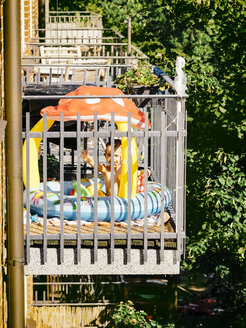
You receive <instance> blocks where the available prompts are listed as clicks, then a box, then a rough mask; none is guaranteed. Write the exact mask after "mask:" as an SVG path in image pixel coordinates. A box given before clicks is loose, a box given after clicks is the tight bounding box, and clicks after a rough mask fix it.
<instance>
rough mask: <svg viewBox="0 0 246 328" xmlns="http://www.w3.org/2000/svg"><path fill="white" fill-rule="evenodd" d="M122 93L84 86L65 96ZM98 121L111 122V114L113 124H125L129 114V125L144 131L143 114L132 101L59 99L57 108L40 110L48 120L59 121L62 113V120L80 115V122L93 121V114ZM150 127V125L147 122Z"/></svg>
mask: <svg viewBox="0 0 246 328" xmlns="http://www.w3.org/2000/svg"><path fill="white" fill-rule="evenodd" d="M122 95H124V93H123V92H122V91H121V90H119V89H118V88H105V87H94V86H85V85H82V86H81V87H79V88H77V89H76V90H74V91H72V92H70V93H68V94H67V96H122ZM95 112H97V118H98V119H99V120H100V119H101V120H106V121H110V120H111V114H112V113H114V114H115V122H127V121H128V113H129V112H130V113H131V125H132V126H133V127H136V128H139V129H144V128H145V117H144V114H143V113H142V112H141V111H140V110H139V109H138V108H137V107H136V105H135V104H134V102H133V101H131V100H130V99H127V98H99V97H98V98H82V99H79V98H77V99H76V98H74V99H61V100H60V101H59V103H58V105H57V106H48V107H45V108H44V109H42V110H41V115H44V113H46V114H47V118H48V119H50V120H60V114H61V113H64V120H65V121H70V120H77V113H80V119H81V121H93V119H94V113H95ZM148 125H149V127H150V123H149V122H148Z"/></svg>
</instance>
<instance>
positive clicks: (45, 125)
mask: <svg viewBox="0 0 246 328" xmlns="http://www.w3.org/2000/svg"><path fill="white" fill-rule="evenodd" d="M43 118H44V121H43V122H44V138H43V202H44V208H43V220H44V224H43V261H44V264H45V263H46V262H47V114H44V117H43Z"/></svg>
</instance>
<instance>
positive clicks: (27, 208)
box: [26, 112, 30, 264]
mask: <svg viewBox="0 0 246 328" xmlns="http://www.w3.org/2000/svg"><path fill="white" fill-rule="evenodd" d="M29 262H30V113H29V112H27V113H26V263H27V264H28V263H29Z"/></svg>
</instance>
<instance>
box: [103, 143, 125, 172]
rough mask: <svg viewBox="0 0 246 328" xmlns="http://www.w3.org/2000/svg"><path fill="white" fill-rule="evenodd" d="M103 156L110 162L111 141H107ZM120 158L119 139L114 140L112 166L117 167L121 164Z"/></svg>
mask: <svg viewBox="0 0 246 328" xmlns="http://www.w3.org/2000/svg"><path fill="white" fill-rule="evenodd" d="M105 157H106V161H107V163H108V164H110V163H111V143H110V142H107V144H106V151H105ZM121 160H122V149H121V141H120V139H116V140H115V141H114V166H115V167H117V166H119V165H120V164H121Z"/></svg>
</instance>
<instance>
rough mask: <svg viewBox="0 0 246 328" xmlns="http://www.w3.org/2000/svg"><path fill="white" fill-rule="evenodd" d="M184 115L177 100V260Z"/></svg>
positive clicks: (181, 194) (181, 204)
mask: <svg viewBox="0 0 246 328" xmlns="http://www.w3.org/2000/svg"><path fill="white" fill-rule="evenodd" d="M182 130H183V113H182V103H181V99H177V132H178V136H177V158H176V161H177V163H176V232H177V253H178V254H177V260H178V261H180V256H181V252H182V249H181V237H180V235H181V230H182V220H183V210H184V209H183V197H184V195H183V190H184V142H183V140H184V137H183V134H182V132H183V131H182Z"/></svg>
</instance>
